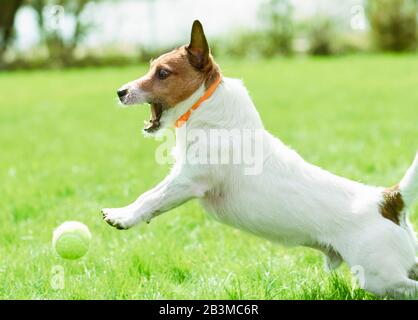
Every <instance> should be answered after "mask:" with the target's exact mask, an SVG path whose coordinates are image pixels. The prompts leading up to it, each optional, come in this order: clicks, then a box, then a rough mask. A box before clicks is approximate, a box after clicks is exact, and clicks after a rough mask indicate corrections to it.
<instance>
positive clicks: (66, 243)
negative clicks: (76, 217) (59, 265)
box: [52, 221, 91, 260]
mask: <svg viewBox="0 0 418 320" xmlns="http://www.w3.org/2000/svg"><path fill="white" fill-rule="evenodd" d="M90 240H91V233H90V230H89V228H88V227H87V226H86V225H85V224H83V223H81V222H78V221H67V222H64V223H63V224H61V225H60V226H59V227H58V228H57V229H55V230H54V233H53V236H52V246H53V247H54V249H55V251H56V252H57V253H58V254H59V255H60V256H61V257H62V258H64V259H69V260H76V259H79V258H81V257H82V256H84V255H85V254H86V253H87V251H88V250H89V247H90Z"/></svg>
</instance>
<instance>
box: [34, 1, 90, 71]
mask: <svg viewBox="0 0 418 320" xmlns="http://www.w3.org/2000/svg"><path fill="white" fill-rule="evenodd" d="M93 1H97V0H30V4H31V5H32V7H33V9H34V10H35V11H36V13H37V17H38V26H39V30H40V32H41V41H42V42H43V43H44V44H45V45H46V47H47V48H48V52H49V56H50V58H51V59H52V60H53V61H55V62H57V63H61V64H68V63H70V62H71V61H72V60H73V59H74V51H75V49H76V48H77V45H78V44H79V42H80V40H81V39H82V38H83V36H84V35H85V34H86V33H87V31H88V29H89V28H90V27H91V26H90V25H89V24H88V23H86V22H84V21H83V20H82V19H81V14H82V12H83V10H84V9H85V7H86V5H87V4H88V3H89V2H93ZM47 6H48V8H49V10H48V11H49V12H48V13H47V14H46V13H45V8H47ZM65 15H69V16H72V17H73V18H74V29H73V32H72V33H71V34H70V35H68V34H67V35H66V36H64V34H63V32H62V30H61V28H60V27H59V24H60V23H61V21H60V20H61V19H63V18H64V16H65ZM48 19H49V20H55V22H53V23H51V21H49V23H48ZM54 24H55V25H54Z"/></svg>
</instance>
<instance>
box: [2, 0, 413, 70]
mask: <svg viewBox="0 0 418 320" xmlns="http://www.w3.org/2000/svg"><path fill="white" fill-rule="evenodd" d="M129 1H131V2H132V0H129ZM137 1H138V2H144V3H147V4H148V5H149V6H150V8H151V10H150V11H149V12H148V14H147V19H149V20H150V28H149V29H148V31H146V30H145V31H142V32H148V33H150V32H151V31H152V29H153V28H155V24H156V23H157V22H155V21H157V18H158V15H159V11H158V8H157V9H155V4H156V3H158V2H159V1H161V0H137ZM162 1H164V0H162ZM171 1H179V0H171ZM123 2H124V1H114V0H113V1H112V0H0V69H24V68H59V67H67V66H91V65H95V66H98V65H124V64H130V63H137V62H141V61H148V60H149V59H150V58H152V57H155V56H156V55H158V54H159V53H161V52H162V51H166V50H169V49H170V48H172V47H173V46H176V45H179V44H180V43H176V42H175V41H172V43H168V42H167V41H165V43H164V44H161V43H160V44H156V43H154V44H153V45H150V44H149V43H148V44H145V43H138V44H137V45H135V46H131V47H130V48H129V50H128V49H127V47H125V46H120V45H115V46H112V45H109V43H107V44H101V45H96V48H93V49H92V48H91V47H90V48H87V47H86V45H85V39H86V38H88V36H89V35H91V34H92V33H94V32H96V33H97V32H99V33H100V32H101V30H100V26H97V25H95V23H94V19H93V18H92V17H94V15H95V14H99V13H98V12H95V11H96V10H97V7H95V6H94V5H92V4H103V3H108V4H109V3H110V4H113V5H114V6H117V5H119V4H120V3H123ZM179 2H182V1H181V0H180V1H179ZM183 2H184V1H183ZM197 2H198V1H197ZM312 2H316V3H317V6H318V8H317V10H316V11H315V12H316V13H315V14H313V15H310V16H305V17H300V16H299V17H298V16H297V15H296V14H295V10H294V9H295V3H296V4H297V0H260V1H258V2H257V13H256V14H255V15H254V19H255V20H256V25H257V27H256V28H251V27H247V28H246V27H241V28H237V29H236V30H227V32H224V33H223V34H221V35H217V36H216V37H213V36H211V37H210V38H211V46H212V51H213V52H214V53H215V54H216V55H227V56H229V57H256V58H257V57H259V58H270V57H273V56H277V55H285V56H289V55H293V54H308V55H309V54H311V55H338V54H339V55H340V54H348V53H357V52H362V53H364V52H371V51H377V50H378V51H391V52H405V51H415V50H416V48H417V13H418V0H359V1H351V3H350V5H349V7H348V9H346V10H342V12H343V13H342V14H340V15H339V14H335V12H334V13H332V12H330V13H329V14H327V12H328V11H327V10H323V8H321V0H316V1H313V0H312ZM339 2H340V1H339ZM343 2H344V1H342V2H341V3H343ZM202 3H203V1H202ZM152 8H154V9H152ZM179 8H180V7H179ZM23 9H24V10H26V11H28V10H30V11H31V12H32V15H33V16H35V17H36V19H35V20H36V24H37V26H36V30H37V33H38V37H37V42H36V44H35V45H32V46H29V47H25V48H24V49H22V48H19V46H18V45H17V44H16V43H17V41H16V38H18V32H17V28H16V24H17V23H16V17H17V15H18V14H19V11H20V10H23ZM347 10H348V11H349V12H347ZM133 14H135V13H133ZM220 14H221V13H220ZM222 14H224V15H227V14H229V15H231V14H237V15H239V14H240V6H239V2H237V6H236V8H235V9H234V12H223V13H222ZM347 16H348V18H347ZM193 18H194V17H193ZM63 19H65V20H66V21H67V25H68V21H70V22H71V23H70V25H71V27H70V28H69V27H67V28H64V29H63V28H62V20H63ZM119 23H120V24H123V23H124V21H123V20H121V21H120V22H119ZM153 23H154V25H153ZM32 28H34V27H32ZM134 32H141V30H138V31H134ZM97 47H100V50H99V49H98V48H97Z"/></svg>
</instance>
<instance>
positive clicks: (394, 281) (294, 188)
mask: <svg viewBox="0 0 418 320" xmlns="http://www.w3.org/2000/svg"><path fill="white" fill-rule="evenodd" d="M117 94H118V96H119V100H120V102H121V103H122V104H124V105H133V104H141V103H149V104H150V106H151V119H150V120H149V122H148V123H147V125H146V126H145V128H144V130H145V131H146V132H147V133H149V134H153V135H154V134H157V133H158V132H160V131H161V129H163V128H169V127H173V126H175V127H176V146H175V150H176V156H175V157H176V162H175V164H174V166H173V168H172V170H171V172H170V174H169V175H168V176H167V177H166V178H165V179H164V180H163V181H162V182H161V183H159V184H158V185H157V186H156V187H154V188H153V189H151V190H149V191H147V192H145V193H144V194H142V195H141V196H140V197H139V198H138V199H137V200H136V201H134V202H133V203H132V204H130V205H128V206H126V207H122V208H106V209H103V210H102V214H103V218H104V220H105V221H106V222H107V223H109V224H110V225H112V226H114V227H116V228H118V229H128V228H131V227H132V226H134V225H136V224H137V223H139V222H142V221H144V222H149V221H150V220H151V219H153V218H154V217H156V216H158V215H160V214H162V213H163V212H166V211H168V210H171V209H173V208H175V207H177V206H179V205H181V204H183V203H185V202H186V201H188V200H190V199H194V198H198V199H199V200H200V202H201V204H202V205H203V207H204V208H205V210H206V211H207V212H208V213H210V214H212V215H213V216H214V217H215V218H216V219H217V220H219V221H221V222H223V223H226V224H229V225H232V226H235V227H238V228H240V229H243V230H246V231H248V232H251V233H254V234H256V235H259V236H262V237H265V238H267V239H270V240H272V241H277V242H281V243H283V244H285V245H289V246H296V245H301V246H306V247H311V248H315V249H318V250H320V251H322V252H323V253H324V254H325V256H326V266H327V267H328V268H329V269H335V268H337V267H338V266H339V265H340V264H341V263H342V262H343V261H345V262H346V263H347V264H348V265H349V266H350V267H361V268H362V270H363V275H364V283H363V285H364V289H366V290H368V291H370V292H372V293H375V294H377V295H380V296H384V295H389V296H393V297H405V296H406V297H412V298H416V297H417V293H418V281H417V280H418V260H417V258H416V251H417V241H416V236H415V232H414V230H413V228H412V226H411V224H410V223H409V221H408V208H410V207H411V205H413V204H414V201H415V200H416V198H417V195H418V155H417V157H416V158H415V161H414V162H413V164H412V166H411V167H410V168H409V170H408V171H407V172H406V174H405V176H404V177H403V178H402V180H401V182H400V183H399V184H397V185H396V186H394V187H391V188H380V187H374V186H367V185H363V184H361V183H358V182H354V181H351V180H348V179H345V178H342V177H339V176H336V175H334V174H332V173H329V172H327V171H325V170H323V169H321V168H319V167H317V166H314V165H312V164H309V163H307V162H305V161H304V160H303V159H302V158H301V157H300V156H299V155H298V154H297V153H296V152H295V151H293V150H292V149H290V148H289V147H287V146H286V145H284V144H283V143H282V142H281V141H280V140H279V139H277V138H275V137H274V136H272V135H271V134H270V133H268V132H267V131H266V130H265V129H264V128H263V124H262V122H261V119H260V116H259V114H258V112H257V110H256V109H255V107H254V105H253V102H252V101H251V98H250V97H249V95H248V93H247V90H246V88H245V87H244V85H243V84H242V83H241V81H239V80H236V79H231V78H226V77H224V76H222V74H221V71H220V69H219V67H218V65H217V64H216V63H215V61H214V59H213V57H212V56H211V54H210V50H209V46H208V43H207V41H206V37H205V35H204V32H203V27H202V25H201V23H200V22H199V21H195V22H194V23H193V27H192V32H191V41H190V44H189V45H187V46H182V47H180V48H177V49H175V50H173V51H171V52H169V53H166V54H163V55H162V56H160V57H159V58H157V59H155V60H154V61H152V62H151V63H150V69H149V71H148V73H147V74H145V75H144V76H143V77H141V78H139V79H137V80H134V81H132V82H129V83H127V84H125V85H124V86H122V87H121V88H120V89H119V90H118V92H117ZM184 128H187V131H188V132H190V131H192V130H200V132H204V133H209V131H210V130H233V129H234V130H235V129H240V130H241V129H242V130H253V131H258V132H261V135H258V138H259V139H258V141H255V140H256V137H255V136H251V138H250V139H249V142H248V143H255V144H256V145H257V146H258V147H259V148H260V149H259V152H258V154H257V155H258V156H259V157H262V166H263V168H262V170H261V171H260V172H258V173H257V174H245V173H244V171H243V167H244V164H239V163H235V162H234V163H190V162H188V161H185V159H184V157H183V156H182V155H183V154H184V153H185V150H187V149H190V150H191V149H193V150H195V151H194V152H199V150H203V149H204V148H207V147H208V142H207V141H206V140H205V142H202V144H205V145H201V146H199V147H202V148H201V149H200V148H199V147H198V148H196V141H184V139H179V135H180V131H181V130H183V129H184ZM197 143H199V142H197ZM192 147H193V148H192ZM209 148H212V149H213V148H215V149H216V148H218V145H217V144H214V143H212V142H210V143H209ZM229 151H231V150H227V152H229Z"/></svg>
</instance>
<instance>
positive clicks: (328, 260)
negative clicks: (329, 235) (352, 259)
mask: <svg viewBox="0 0 418 320" xmlns="http://www.w3.org/2000/svg"><path fill="white" fill-rule="evenodd" d="M308 247H310V248H312V249H316V250H319V251H321V252H322V253H323V254H324V255H325V257H324V258H325V259H324V267H325V270H326V271H333V270H335V269H337V268H338V267H339V266H340V265H341V263H343V261H344V260H343V258H342V257H341V255H340V254H339V253H338V252H337V251H335V250H334V249H333V248H332V247H330V246H326V245H322V244H314V245H308Z"/></svg>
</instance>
